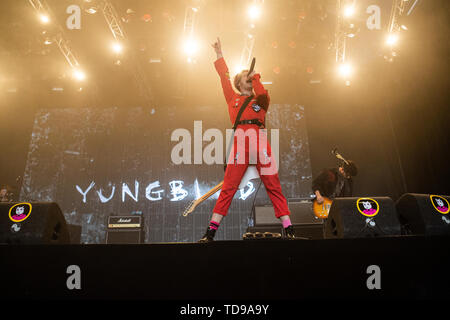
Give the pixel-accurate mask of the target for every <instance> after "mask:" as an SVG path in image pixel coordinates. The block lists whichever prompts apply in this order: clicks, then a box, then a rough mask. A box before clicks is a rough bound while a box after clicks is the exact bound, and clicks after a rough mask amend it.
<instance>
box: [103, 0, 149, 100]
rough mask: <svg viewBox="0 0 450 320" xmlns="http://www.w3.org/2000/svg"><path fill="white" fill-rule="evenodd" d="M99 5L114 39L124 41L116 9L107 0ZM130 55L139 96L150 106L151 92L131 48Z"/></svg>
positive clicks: (125, 38) (123, 33) (125, 39)
mask: <svg viewBox="0 0 450 320" xmlns="http://www.w3.org/2000/svg"><path fill="white" fill-rule="evenodd" d="M99 5H100V7H101V8H102V13H103V17H104V18H105V20H106V23H107V24H108V27H109V30H110V31H111V33H112V34H113V37H114V39H115V40H117V41H120V42H126V41H127V37H126V35H125V32H124V29H123V28H122V26H121V23H120V19H119V16H118V14H117V12H116V9H115V8H114V6H113V5H112V3H111V2H110V1H109V0H102V1H99ZM130 54H131V57H130V59H129V61H131V64H130V66H131V71H132V73H133V76H134V80H135V82H136V84H137V86H138V88H139V92H140V94H141V96H142V97H143V98H144V100H145V102H146V104H147V107H151V106H152V105H153V100H154V99H153V92H152V90H151V88H150V85H149V81H148V79H147V76H146V74H145V72H144V71H143V68H142V67H141V65H140V63H139V60H138V58H137V57H135V56H134V53H133V51H132V50H130Z"/></svg>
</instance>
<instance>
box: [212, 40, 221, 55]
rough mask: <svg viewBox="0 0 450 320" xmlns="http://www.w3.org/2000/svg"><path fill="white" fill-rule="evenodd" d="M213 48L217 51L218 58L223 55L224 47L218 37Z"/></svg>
mask: <svg viewBox="0 0 450 320" xmlns="http://www.w3.org/2000/svg"><path fill="white" fill-rule="evenodd" d="M211 46H212V47H213V48H214V51H216V54H217V56H219V55H220V56H221V55H222V45H221V43H220V39H219V37H217V41H216V42H214V43H213V44H212V45H211Z"/></svg>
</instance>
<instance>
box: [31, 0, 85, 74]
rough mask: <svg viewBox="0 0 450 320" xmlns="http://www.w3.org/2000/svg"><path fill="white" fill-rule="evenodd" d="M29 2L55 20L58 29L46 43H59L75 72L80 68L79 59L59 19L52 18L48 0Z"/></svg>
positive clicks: (39, 11) (41, 13) (40, 13)
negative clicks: (58, 21) (58, 22)
mask: <svg viewBox="0 0 450 320" xmlns="http://www.w3.org/2000/svg"><path fill="white" fill-rule="evenodd" d="M29 2H30V4H31V5H32V6H33V8H34V9H35V11H36V13H37V14H38V15H45V16H47V17H49V20H50V21H53V25H54V29H55V30H58V31H57V32H56V35H55V36H54V38H51V37H48V38H46V40H45V44H46V45H48V44H51V43H52V42H55V43H56V44H57V45H58V48H59V50H60V51H61V53H62V55H63V56H64V58H65V59H66V61H67V63H68V64H69V66H70V68H71V69H72V71H73V72H74V71H76V70H79V66H80V64H79V63H78V60H77V58H76V57H75V54H74V53H73V50H72V49H71V47H70V45H69V41H68V40H67V38H66V36H65V34H64V29H63V28H62V27H61V26H60V25H59V24H57V23H56V21H57V20H56V19H50V18H51V17H52V16H53V15H52V12H51V10H50V7H49V6H48V4H47V3H46V1H45V0H29Z"/></svg>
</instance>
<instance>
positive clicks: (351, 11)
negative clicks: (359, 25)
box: [344, 5, 355, 18]
mask: <svg viewBox="0 0 450 320" xmlns="http://www.w3.org/2000/svg"><path fill="white" fill-rule="evenodd" d="M354 13H355V6H353V5H348V6H346V7H345V8H344V16H345V17H346V18H348V17H351V16H352V15H353V14H354Z"/></svg>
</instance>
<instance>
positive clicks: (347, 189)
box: [312, 160, 358, 204]
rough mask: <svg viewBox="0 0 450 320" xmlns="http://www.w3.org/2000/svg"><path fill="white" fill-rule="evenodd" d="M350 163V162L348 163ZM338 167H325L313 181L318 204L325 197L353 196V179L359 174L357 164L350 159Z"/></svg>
mask: <svg viewBox="0 0 450 320" xmlns="http://www.w3.org/2000/svg"><path fill="white" fill-rule="evenodd" d="M347 163H348V164H347ZM347 163H343V164H342V165H340V166H339V167H338V168H331V169H324V170H323V171H322V172H321V173H320V174H319V175H318V176H317V177H316V178H315V179H314V180H313V183H312V190H313V192H314V194H315V195H316V200H317V203H318V204H322V203H323V200H324V198H323V197H327V198H330V199H334V198H338V197H351V196H352V195H353V179H352V177H354V176H356V175H357V174H358V168H357V167H356V164H355V163H354V162H353V161H351V160H348V161H347Z"/></svg>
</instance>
